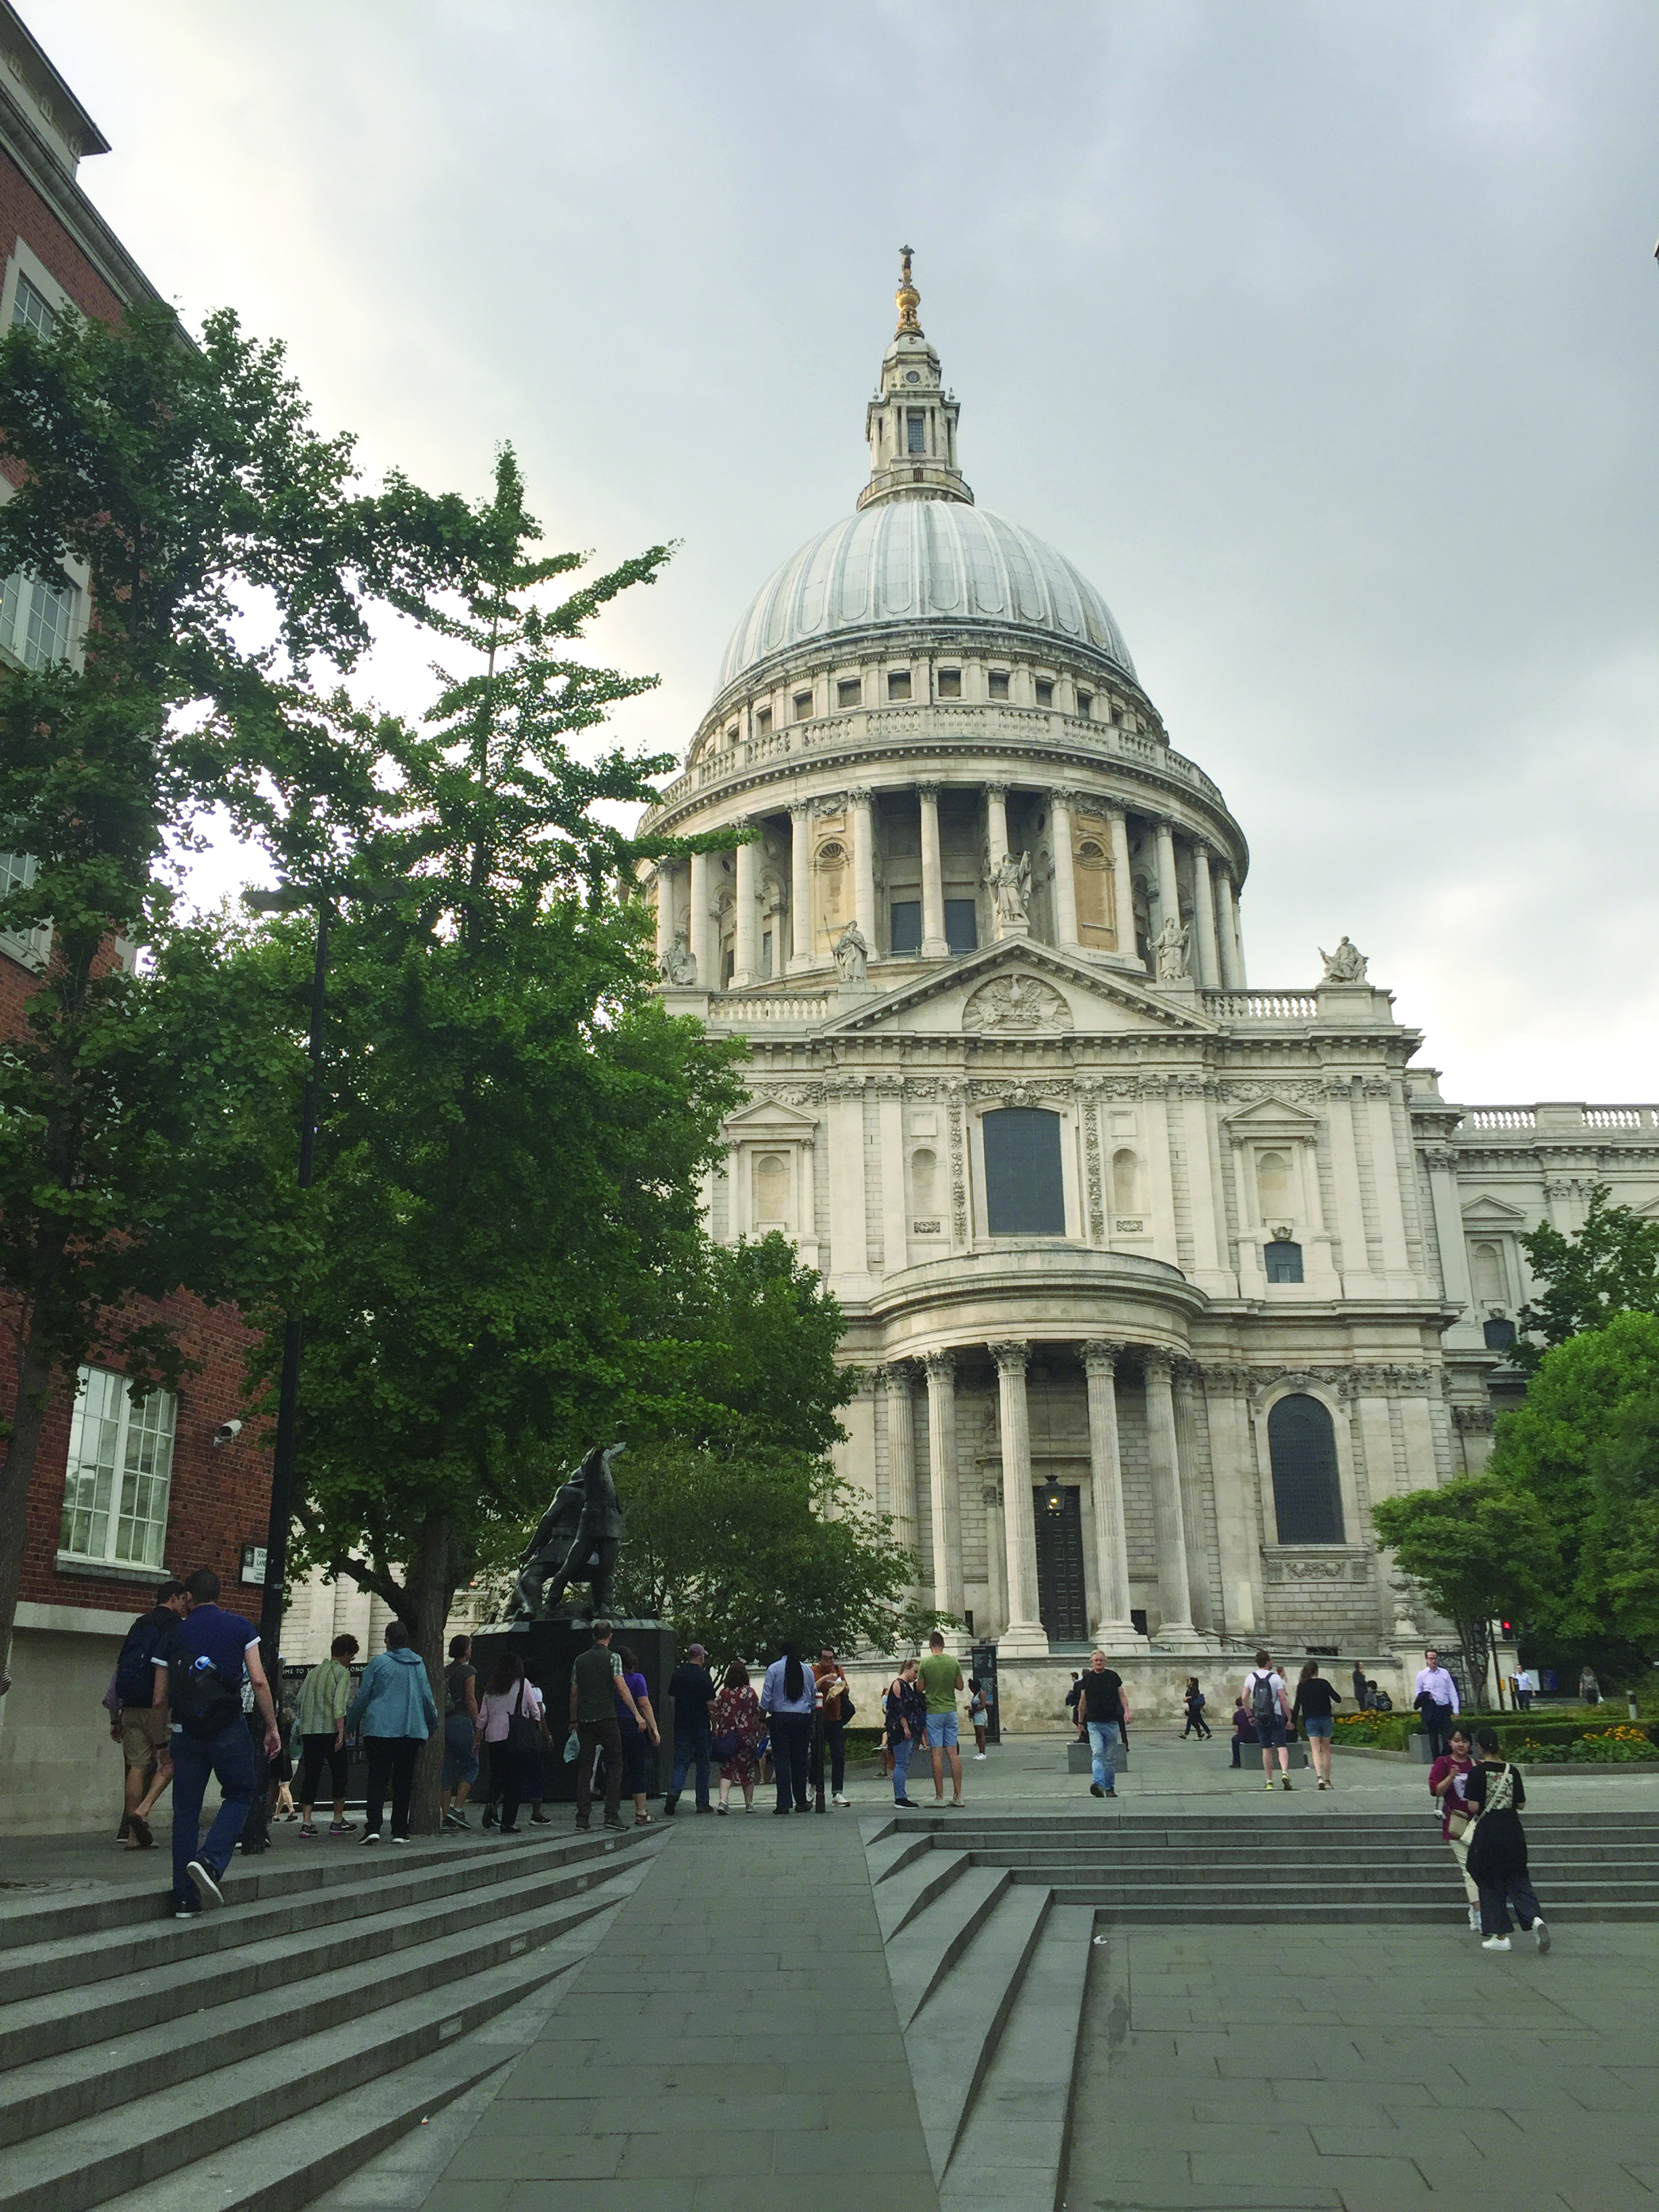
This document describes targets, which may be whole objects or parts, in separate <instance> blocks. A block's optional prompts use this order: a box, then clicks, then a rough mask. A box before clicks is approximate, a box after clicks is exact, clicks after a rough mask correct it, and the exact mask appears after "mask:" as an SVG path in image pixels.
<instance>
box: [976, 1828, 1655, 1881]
mask: <svg viewBox="0 0 1659 2212" xmlns="http://www.w3.org/2000/svg"><path fill="white" fill-rule="evenodd" d="M951 1856H952V1857H969V1858H971V1859H972V1861H973V1863H974V1864H975V1866H1004V1867H1012V1868H1015V1869H1020V1868H1037V1869H1047V1868H1054V1869H1078V1868H1091V1867H1094V1868H1098V1869H1100V1870H1101V1872H1103V1873H1105V1872H1108V1871H1109V1872H1111V1873H1113V1874H1124V1875H1142V1874H1147V1875H1160V1874H1167V1875H1182V1874H1188V1873H1194V1874H1196V1873H1202V1872H1204V1871H1206V1869H1212V1868H1218V1867H1221V1866H1224V1865H1225V1866H1226V1867H1228V1868H1230V1869H1233V1870H1234V1873H1235V1875H1237V1870H1238V1869H1243V1868H1248V1869H1249V1870H1250V1872H1251V1874H1252V1875H1253V1876H1254V1875H1268V1876H1272V1875H1276V1874H1283V1875H1287V1876H1296V1875H1305V1876H1307V1877H1309V1878H1310V1879H1311V1878H1312V1877H1313V1876H1315V1875H1329V1876H1332V1877H1334V1878H1335V1879H1337V1880H1339V1881H1347V1880H1349V1879H1351V1878H1352V1875H1353V1873H1354V1868H1355V1860H1354V1857H1353V1855H1352V1853H1351V1852H1348V1851H1346V1850H1334V1849H1332V1848H1331V1846H1330V1845H1329V1844H1322V1845H1321V1846H1320V1848H1319V1849H1317V1850H1307V1851H1285V1852H1276V1853H1273V1854H1271V1855H1267V1854H1260V1853H1258V1854H1253V1855H1251V1856H1249V1857H1244V1856H1243V1855H1242V1854H1240V1855H1238V1856H1235V1855H1233V1854H1231V1853H1227V1854H1225V1855H1224V1854H1223V1853H1221V1852H1218V1851H1213V1850H1206V1851H1194V1850H1165V1851H1142V1850H1121V1849H1120V1848H1119V1847H1118V1846H1117V1844H1115V1842H1114V1841H1113V1840H1112V1839H1110V1838H1098V1837H1097V1838H1092V1839H1091V1841H1090V1842H1088V1843H1086V1844H1068V1845H1066V1846H1060V1845H1054V1846H1052V1847H1050V1848H1049V1849H1048V1850H1031V1851H1025V1850H1018V1849H1017V1848H1015V1847H1013V1846H1012V1845H1008V1844H994V1845H987V1846H985V1847H983V1848H976V1849H975V1850H971V1851H968V1852H954V1853H952V1854H951ZM1450 1857H1451V1854H1450V1852H1449V1850H1448V1849H1447V1847H1446V1845H1445V1844H1443V1843H1442V1842H1441V1841H1440V1840H1439V1838H1435V1840H1434V1841H1433V1842H1432V1843H1426V1844H1425V1843H1422V1842H1418V1843H1415V1844H1411V1845H1409V1846H1408V1847H1402V1848H1401V1849H1400V1850H1391V1851H1389V1852H1387V1853H1377V1854H1375V1855H1374V1856H1373V1857H1372V1858H1371V1859H1370V1861H1369V1862H1361V1863H1362V1864H1366V1865H1367V1866H1368V1867H1369V1869H1370V1871H1371V1872H1372V1873H1373V1874H1375V1873H1376V1871H1377V1870H1378V1869H1386V1871H1387V1872H1388V1873H1389V1874H1395V1873H1405V1872H1412V1871H1419V1870H1420V1871H1424V1872H1426V1871H1428V1870H1430V1869H1437V1868H1439V1867H1442V1866H1443V1865H1445V1864H1446V1863H1448V1862H1449V1859H1450ZM1528 1858H1529V1863H1530V1864H1531V1865H1532V1867H1533V1868H1534V1870H1536V1871H1539V1872H1546V1871H1547V1872H1548V1873H1551V1874H1555V1873H1558V1872H1559V1873H1560V1874H1563V1875H1571V1874H1572V1873H1574V1872H1575V1871H1577V1870H1578V1869H1583V1868H1606V1869H1627V1870H1628V1871H1629V1872H1630V1873H1632V1875H1644V1876H1648V1877H1652V1876H1654V1875H1659V1850H1653V1851H1629V1850H1619V1849H1617V1848H1613V1847H1608V1846H1607V1845H1595V1846H1593V1847H1589V1848H1587V1849H1586V1850H1583V1851H1573V1850H1565V1849H1563V1848H1559V1847H1558V1848H1556V1849H1553V1850H1552V1849H1550V1848H1548V1847H1547V1846H1546V1847H1543V1848H1534V1849H1533V1850H1531V1851H1530V1852H1529V1854H1528Z"/></svg>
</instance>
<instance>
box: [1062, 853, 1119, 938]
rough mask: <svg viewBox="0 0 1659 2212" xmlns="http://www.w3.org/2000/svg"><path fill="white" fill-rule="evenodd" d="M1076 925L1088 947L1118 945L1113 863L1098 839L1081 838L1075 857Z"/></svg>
mask: <svg viewBox="0 0 1659 2212" xmlns="http://www.w3.org/2000/svg"><path fill="white" fill-rule="evenodd" d="M1073 863H1074V865H1073V885H1074V888H1075V891H1076V896H1077V926H1078V932H1079V935H1080V936H1081V938H1082V939H1083V942H1084V944H1085V945H1103V946H1105V947H1108V948H1110V947H1112V946H1115V945H1116V943H1117V931H1116V928H1115V923H1114V916H1113V911H1112V864H1111V862H1110V860H1109V859H1108V858H1107V855H1106V848H1105V847H1104V846H1103V844H1102V843H1101V842H1100V840H1099V838H1098V837H1079V840H1078V842H1077V847H1076V850H1075V852H1074V854H1073Z"/></svg>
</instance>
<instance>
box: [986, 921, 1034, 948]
mask: <svg viewBox="0 0 1659 2212" xmlns="http://www.w3.org/2000/svg"><path fill="white" fill-rule="evenodd" d="M995 928H996V942H997V943H998V944H999V945H1000V943H1001V942H1002V940H1003V939H1004V938H1005V937H1029V936H1030V933H1031V925H1030V921H1028V920H1027V919H1026V917H1025V916H1024V915H1021V916H1020V917H1019V919H1018V921H1012V920H1011V921H1003V920H1002V919H1001V918H1000V917H999V918H998V920H997V921H996V924H995Z"/></svg>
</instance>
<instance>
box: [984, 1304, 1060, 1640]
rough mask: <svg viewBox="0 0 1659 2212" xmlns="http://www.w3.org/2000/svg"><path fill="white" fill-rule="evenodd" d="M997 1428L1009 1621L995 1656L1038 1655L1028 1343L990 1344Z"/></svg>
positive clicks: (1040, 1629) (1039, 1627)
mask: <svg viewBox="0 0 1659 2212" xmlns="http://www.w3.org/2000/svg"><path fill="white" fill-rule="evenodd" d="M991 1356H992V1358H994V1360H995V1361H996V1364H997V1391H998V1395H999V1399H1000V1408H999V1410H1000V1419H1001V1432H1002V1519H1003V1526H1004V1528H1005V1529H1006V1534H1007V1545H1008V1624H1007V1626H1006V1628H1005V1629H1004V1630H1003V1632H1002V1633H1001V1635H1000V1637H999V1638H997V1650H998V1652H999V1654H1001V1655H1006V1656H1008V1657H1010V1658H1015V1657H1019V1658H1042V1657H1046V1656H1047V1655H1048V1636H1047V1634H1046V1633H1045V1632H1044V1630H1043V1626H1042V1616H1041V1613H1040V1610H1039V1607H1038V1602H1037V1567H1036V1513H1035V1511H1034V1510H1033V1508H1032V1504H1031V1428H1030V1416H1029V1413H1028V1412H1027V1409H1026V1404H1025V1370H1026V1368H1027V1366H1028V1365H1029V1364H1030V1358H1031V1347H1030V1345H1029V1344H994V1345H993V1346H991Z"/></svg>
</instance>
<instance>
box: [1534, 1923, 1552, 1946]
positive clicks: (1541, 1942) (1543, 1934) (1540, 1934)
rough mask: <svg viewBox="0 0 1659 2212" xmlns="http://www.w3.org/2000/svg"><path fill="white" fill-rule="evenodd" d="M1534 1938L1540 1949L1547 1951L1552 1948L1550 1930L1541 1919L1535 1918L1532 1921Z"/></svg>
mask: <svg viewBox="0 0 1659 2212" xmlns="http://www.w3.org/2000/svg"><path fill="white" fill-rule="evenodd" d="M1532 1940H1533V1942H1534V1943H1536V1944H1537V1946H1538V1948H1539V1949H1540V1950H1541V1951H1547V1950H1548V1949H1549V1948H1550V1931H1549V1929H1547V1927H1546V1926H1545V1924H1544V1923H1543V1922H1542V1921H1541V1920H1534V1922H1533V1923H1532Z"/></svg>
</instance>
